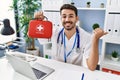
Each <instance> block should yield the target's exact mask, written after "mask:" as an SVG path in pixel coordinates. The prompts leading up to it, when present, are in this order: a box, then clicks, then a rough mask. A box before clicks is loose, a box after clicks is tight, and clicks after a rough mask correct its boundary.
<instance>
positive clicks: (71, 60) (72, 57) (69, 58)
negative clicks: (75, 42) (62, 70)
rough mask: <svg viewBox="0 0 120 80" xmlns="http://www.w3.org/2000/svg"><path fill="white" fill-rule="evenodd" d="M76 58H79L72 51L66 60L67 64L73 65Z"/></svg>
mask: <svg viewBox="0 0 120 80" xmlns="http://www.w3.org/2000/svg"><path fill="white" fill-rule="evenodd" d="M78 57H79V53H78V52H77V50H76V49H73V50H72V53H71V55H70V56H69V57H68V59H67V62H68V63H74V62H75V61H76V60H77V59H78Z"/></svg>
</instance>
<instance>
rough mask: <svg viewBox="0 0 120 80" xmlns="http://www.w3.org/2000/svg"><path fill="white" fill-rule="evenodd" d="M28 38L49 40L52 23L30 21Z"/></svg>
mask: <svg viewBox="0 0 120 80" xmlns="http://www.w3.org/2000/svg"><path fill="white" fill-rule="evenodd" d="M28 36H29V37H32V38H51V36H52V22H50V21H41V20H31V21H30V22H29V28H28Z"/></svg>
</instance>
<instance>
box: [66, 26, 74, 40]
mask: <svg viewBox="0 0 120 80" xmlns="http://www.w3.org/2000/svg"><path fill="white" fill-rule="evenodd" d="M75 33H76V27H75V28H73V29H72V30H65V35H66V37H67V39H68V40H69V39H70V38H71V37H72V36H73V35H74V34H75Z"/></svg>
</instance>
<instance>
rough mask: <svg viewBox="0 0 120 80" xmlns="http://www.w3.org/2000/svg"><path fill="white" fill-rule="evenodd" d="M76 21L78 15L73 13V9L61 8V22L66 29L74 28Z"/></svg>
mask: <svg viewBox="0 0 120 80" xmlns="http://www.w3.org/2000/svg"><path fill="white" fill-rule="evenodd" d="M77 21H78V17H77V16H76V15H75V12H74V11H73V10H70V9H63V10H62V11H61V22H62V25H63V26H64V28H65V29H66V30H72V29H74V28H75V27H76V22H77Z"/></svg>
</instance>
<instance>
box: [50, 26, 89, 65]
mask: <svg viewBox="0 0 120 80" xmlns="http://www.w3.org/2000/svg"><path fill="white" fill-rule="evenodd" d="M78 30H79V35H80V49H79V50H78V51H77V41H76V45H75V48H74V49H73V50H72V52H71V54H70V55H69V56H68V57H67V63H71V64H76V65H80V66H84V67H87V64H86V59H87V58H88V57H89V53H90V47H91V35H90V34H89V33H87V32H86V31H84V30H83V29H81V28H80V27H78ZM60 31H61V28H58V29H56V30H55V31H54V32H53V36H52V43H53V44H52V58H53V59H56V60H58V61H62V62H64V45H61V39H62V38H61V37H60V38H59V43H58V44H57V38H58V34H59V32H60ZM75 35H76V34H74V36H72V38H71V39H70V40H66V53H68V52H69V51H70V50H71V49H72V46H73V44H74V39H75Z"/></svg>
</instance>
